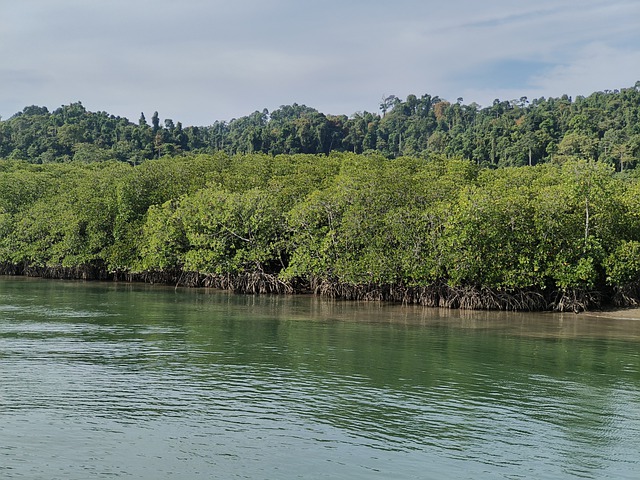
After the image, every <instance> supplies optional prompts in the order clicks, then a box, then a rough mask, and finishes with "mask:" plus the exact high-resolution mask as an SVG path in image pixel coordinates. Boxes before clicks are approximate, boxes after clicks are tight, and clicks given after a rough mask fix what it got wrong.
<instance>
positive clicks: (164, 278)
mask: <svg viewBox="0 0 640 480" xmlns="http://www.w3.org/2000/svg"><path fill="white" fill-rule="evenodd" d="M380 106H381V108H380V110H381V112H380V113H379V114H377V113H376V114H372V113H367V112H364V113H357V114H354V115H352V116H350V117H347V116H331V115H324V114H321V113H319V112H317V111H316V110H314V109H311V108H308V107H305V106H299V105H295V104H294V105H292V106H283V107H281V108H280V109H279V110H276V111H274V112H271V113H269V112H267V111H266V110H265V111H263V112H255V113H254V114H252V115H250V116H248V117H244V118H241V119H234V120H232V121H230V122H216V123H215V124H213V125H212V126H208V127H183V126H182V125H181V124H180V122H178V123H176V124H174V122H173V121H172V120H169V119H167V120H165V121H164V124H163V125H161V122H160V119H159V116H158V114H157V113H154V115H153V117H152V121H151V125H149V124H148V123H147V121H146V119H145V117H144V115H141V118H140V120H139V121H138V123H132V122H129V121H128V120H127V119H125V118H120V117H114V116H113V115H108V114H106V113H104V112H99V113H92V112H88V111H87V110H86V109H85V108H84V107H83V106H82V104H80V103H74V104H70V105H68V106H63V107H61V108H59V109H57V110H55V111H53V112H49V110H48V109H47V108H46V107H36V106H32V107H27V108H25V109H24V110H23V111H22V112H20V113H18V114H16V115H14V116H13V117H11V118H9V119H7V120H4V121H0V158H2V160H0V273H3V274H11V275H33V276H43V277H51V278H83V279H105V280H106V279H115V280H126V281H146V282H154V283H164V284H174V285H184V286H205V287H215V288H223V289H230V290H233V291H236V292H245V293H300V292H306V293H315V294H321V295H325V296H329V297H333V298H340V299H352V300H383V301H394V302H406V303H415V304H421V305H425V306H439V307H451V308H468V309H510V310H545V309H552V310H557V311H581V310H585V309H594V308H601V307H605V306H610V305H611V306H631V305H636V304H637V303H638V302H640V176H639V175H638V172H637V171H636V169H635V166H636V164H637V162H638V160H640V82H639V83H638V84H636V86H635V87H633V88H628V89H623V90H621V91H617V90H616V91H607V92H597V93H594V94H593V95H591V96H589V97H579V98H576V99H571V98H569V97H566V96H565V97H562V98H557V99H553V98H550V99H537V100H533V101H531V102H529V101H528V100H527V99H526V98H524V97H523V98H521V99H519V100H513V101H509V102H500V101H497V100H496V102H494V104H493V105H491V106H490V107H486V108H479V107H478V106H477V105H475V104H472V105H465V104H464V103H463V100H462V99H458V101H457V102H454V103H451V102H447V101H445V100H442V99H439V98H438V97H431V96H429V95H424V96H422V97H421V98H418V97H416V96H413V95H410V96H409V97H407V98H406V100H404V101H403V100H400V99H398V98H396V97H387V98H385V99H383V101H382V102H381V105H380Z"/></svg>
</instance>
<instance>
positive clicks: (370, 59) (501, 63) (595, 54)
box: [0, 0, 640, 126]
mask: <svg viewBox="0 0 640 480" xmlns="http://www.w3.org/2000/svg"><path fill="white" fill-rule="evenodd" d="M638 80H640V1H639V0H484V1H481V0H446V1H445V0H439V1H434V0H393V1H391V0H387V1H382V0H324V1H314V0H225V1H221V0H0V115H2V118H5V119H6V118H8V117H10V116H11V115H13V114H14V113H16V112H18V111H20V110H22V109H23V108H24V107H25V106H27V105H41V106H47V107H49V109H50V110H53V109H55V108H57V107H59V106H61V105H65V104H69V103H71V102H75V101H81V102H82V103H83V104H84V105H85V107H87V108H88V109H89V110H92V111H107V112H108V113H111V114H114V115H120V116H125V117H127V118H129V119H130V120H132V121H137V120H138V118H139V116H140V112H144V113H145V114H146V116H147V119H149V118H150V117H151V115H152V113H153V112H154V111H155V110H157V111H158V112H159V113H160V118H161V119H165V118H172V119H173V120H174V121H181V122H182V123H183V124H184V125H185V126H186V125H210V124H212V123H213V122H214V121H215V120H230V119H232V118H234V117H239V116H244V115H248V114H250V113H252V112H253V111H255V110H262V109H263V108H267V109H268V110H270V111H271V110H274V109H276V108H278V107H279V106H280V105H284V104H291V103H294V102H296V103H299V104H305V105H308V106H310V107H314V108H317V109H318V110H320V111H321V112H324V113H332V114H347V115H351V114H353V113H355V112H357V111H363V110H368V111H371V112H377V111H378V105H379V103H380V100H381V98H382V97H383V95H384V96H388V95H391V94H394V95H396V96H398V97H401V98H405V97H406V96H407V95H408V94H410V93H413V94H415V95H417V96H420V95H423V94H425V93H429V94H431V95H439V96H440V97H441V98H445V99H448V100H451V101H455V100H456V99H457V98H458V97H463V98H464V102H465V103H471V102H474V101H475V102H477V103H479V104H481V105H483V106H485V105H488V104H491V103H492V101H493V99H495V98H499V99H501V100H511V99H514V98H520V97H522V96H527V97H529V99H533V98H537V97H540V96H545V97H549V96H554V97H557V96H561V95H562V94H564V93H566V94H569V95H574V96H575V95H588V94H590V93H592V92H594V91H597V90H607V89H609V90H614V89H618V88H625V87H631V86H633V85H634V84H635V82H636V81H638Z"/></svg>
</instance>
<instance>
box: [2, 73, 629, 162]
mask: <svg viewBox="0 0 640 480" xmlns="http://www.w3.org/2000/svg"><path fill="white" fill-rule="evenodd" d="M213 114H215V112H212V115H213ZM150 122H151V123H150V124H149V122H148V121H147V119H146V118H145V117H144V115H141V117H140V119H139V120H138V123H132V122H130V121H129V120H128V119H126V118H121V117H115V116H113V115H109V114H107V113H105V112H98V113H92V112H88V111H87V110H86V109H85V108H84V107H83V106H82V104H81V103H73V104H71V105H67V106H63V107H60V108H58V109H56V110H54V111H53V112H49V110H48V109H47V108H46V107H38V106H31V107H27V108H25V109H24V110H23V111H22V112H20V113H17V114H16V115H14V116H13V117H11V118H9V119H7V120H4V121H0V158H8V159H19V160H25V161H28V162H32V163H51V162H66V161H69V160H76V161H81V162H95V161H106V160H119V161H123V162H129V163H131V164H138V163H141V162H142V161H144V160H149V159H153V158H160V157H163V156H173V155H176V154H180V153H186V152H191V153H215V152H225V153H226V154H228V155H236V154H247V153H264V154H268V155H281V154H297V153H307V154H325V155H328V154H330V153H332V152H353V153H368V152H377V153H379V154H380V155H382V156H384V157H386V158H396V157H400V156H414V157H422V158H426V157H428V156H429V155H430V154H443V155H446V156H449V157H461V158H465V159H468V160H470V161H471V162H473V163H474V164H477V165H481V166H489V167H495V166H522V165H536V164H539V163H543V162H548V161H551V160H552V159H553V158H554V157H555V156H557V155H561V156H567V155H569V156H575V157H579V158H583V159H594V160H599V161H602V162H604V163H608V164H610V165H613V166H614V167H615V168H616V170H618V171H621V170H625V169H627V168H630V167H633V166H635V165H636V163H637V162H638V159H640V82H638V83H636V85H635V86H634V87H632V88H626V89H622V90H614V91H604V92H597V93H594V94H592V95H590V96H588V97H577V98H575V99H571V98H569V97H567V96H566V95H565V96H562V97H561V98H548V99H545V98H540V99H535V100H531V101H529V100H528V99H527V98H526V97H522V98H519V99H516V100H510V101H500V100H495V101H494V102H493V105H491V106H489V107H486V108H480V107H479V106H478V105H477V104H475V103H472V104H469V105H467V104H464V103H463V99H462V98H459V99H457V101H455V102H450V101H446V100H444V99H441V98H439V97H437V96H431V95H423V96H421V97H419V98H418V97H417V96H415V95H409V96H407V98H406V99H405V100H404V101H403V100H401V99H399V98H397V97H395V96H390V97H386V98H384V99H382V101H381V103H380V113H379V114H378V113H369V112H359V113H355V114H353V115H351V116H350V117H348V116H346V115H325V114H323V113H320V112H318V111H317V110H315V109H313V108H310V107H306V106H304V105H297V104H293V105H289V106H282V107H280V108H279V109H277V110H275V111H273V112H268V111H267V110H263V111H262V112H260V111H256V112H254V113H253V114H251V115H248V116H246V117H241V118H238V119H233V120H231V121H228V122H226V121H217V122H215V123H214V124H213V125H210V126H201V127H196V126H189V127H183V126H182V124H181V123H180V122H177V123H174V121H173V120H171V119H165V120H164V121H161V119H160V117H159V115H158V113H157V112H155V113H154V114H153V116H152V118H151V120H150Z"/></svg>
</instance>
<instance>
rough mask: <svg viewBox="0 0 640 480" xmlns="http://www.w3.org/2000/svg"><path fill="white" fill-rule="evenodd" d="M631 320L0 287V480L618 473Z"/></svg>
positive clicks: (634, 333)
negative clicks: (8, 479) (0, 426)
mask: <svg viewBox="0 0 640 480" xmlns="http://www.w3.org/2000/svg"><path fill="white" fill-rule="evenodd" d="M639 344H640V322H638V321H632V320H616V319H611V318H598V317H589V316H576V315H555V314H509V313H501V312H464V311H448V310H433V309H422V308H417V307H407V306H397V305H395V306H390V305H380V304H376V303H348V302H328V301H324V300H321V299H318V298H315V297H268V296H263V297H253V296H234V295H229V294H226V293H220V292H211V291H206V290H183V289H178V290H176V289H173V288H164V287H149V286H144V285H133V286H132V285H122V284H100V283H69V282H50V281H42V280H29V279H9V278H0V385H2V386H1V387H0V421H1V422H2V425H3V428H2V430H1V431H0V476H1V477H2V478H10V479H12V478H28V479H53V478H60V479H62V478H64V479H85V478H114V477H115V478H150V479H151V478H153V479H162V478H167V479H168V478H171V479H175V478H184V479H197V478H270V479H271V478H273V479H287V478H397V479H403V478H456V479H467V478H468V479H471V478H500V479H502V478H509V479H511V478H611V479H624V478H637V477H636V475H637V471H638V470H639V469H640V456H639V455H638V453H639V451H638V445H640V350H639V348H638V346H639Z"/></svg>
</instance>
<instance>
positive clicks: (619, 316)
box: [579, 308, 640, 321]
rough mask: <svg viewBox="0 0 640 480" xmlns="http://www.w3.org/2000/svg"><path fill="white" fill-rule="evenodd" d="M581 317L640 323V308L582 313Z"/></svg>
mask: <svg viewBox="0 0 640 480" xmlns="http://www.w3.org/2000/svg"><path fill="white" fill-rule="evenodd" d="M579 315H580V316H581V317H593V318H606V319H612V320H638V321H640V308H620V309H614V310H602V311H587V312H582V313H580V314H579Z"/></svg>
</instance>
